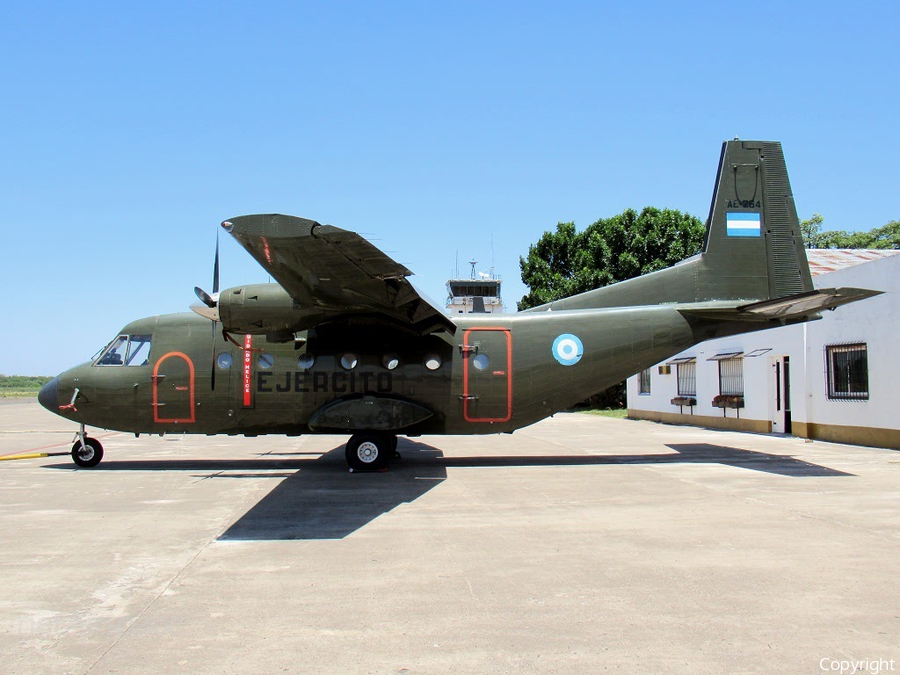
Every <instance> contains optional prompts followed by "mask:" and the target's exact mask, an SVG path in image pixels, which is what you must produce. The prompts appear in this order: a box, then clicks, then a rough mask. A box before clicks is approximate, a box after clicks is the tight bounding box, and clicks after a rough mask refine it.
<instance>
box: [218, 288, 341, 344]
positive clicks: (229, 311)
mask: <svg viewBox="0 0 900 675" xmlns="http://www.w3.org/2000/svg"><path fill="white" fill-rule="evenodd" d="M218 308H219V320H220V321H221V322H222V327H223V328H224V329H225V330H226V331H228V332H229V333H235V334H241V333H243V334H251V335H269V336H272V337H275V338H276V339H277V338H279V337H281V338H283V339H284V340H285V341H287V340H289V339H292V336H293V334H294V333H295V332H297V331H301V330H305V329H306V328H307V327H309V326H311V325H315V324H317V323H319V322H320V321H322V320H324V319H325V312H324V310H322V309H319V308H314V307H298V306H297V305H296V303H295V302H294V300H293V298H291V296H289V295H288V294H287V292H286V291H285V290H284V289H283V288H282V287H281V286H279V285H278V284H251V285H249V286H235V287H234V288H227V289H225V290H224V291H222V292H221V293H220V294H219V300H218Z"/></svg>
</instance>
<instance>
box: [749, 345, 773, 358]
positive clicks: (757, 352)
mask: <svg viewBox="0 0 900 675" xmlns="http://www.w3.org/2000/svg"><path fill="white" fill-rule="evenodd" d="M770 351H772V348H771V347H767V348H765V349H754V350H753V351H752V352H747V353H746V354H744V358H745V359H752V358H753V357H754V356H762V355H763V354H768V353H769V352H770Z"/></svg>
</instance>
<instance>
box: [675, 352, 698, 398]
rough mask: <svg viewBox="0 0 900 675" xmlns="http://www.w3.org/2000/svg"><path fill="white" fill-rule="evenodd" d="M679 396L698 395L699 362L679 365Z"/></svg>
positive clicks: (684, 362) (685, 362) (686, 362)
mask: <svg viewBox="0 0 900 675" xmlns="http://www.w3.org/2000/svg"><path fill="white" fill-rule="evenodd" d="M678 395H679V396H696V395H697V362H696V361H693V360H691V361H683V362H680V363H678Z"/></svg>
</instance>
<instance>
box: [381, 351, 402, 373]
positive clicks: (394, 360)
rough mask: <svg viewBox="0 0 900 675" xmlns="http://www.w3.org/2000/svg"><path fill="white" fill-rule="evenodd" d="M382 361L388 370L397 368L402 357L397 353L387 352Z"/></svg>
mask: <svg viewBox="0 0 900 675" xmlns="http://www.w3.org/2000/svg"><path fill="white" fill-rule="evenodd" d="M381 363H382V365H384V367H385V368H387V369H388V370H395V369H396V368H397V367H398V366H399V365H400V357H399V356H397V355H396V354H385V355H384V358H383V359H381Z"/></svg>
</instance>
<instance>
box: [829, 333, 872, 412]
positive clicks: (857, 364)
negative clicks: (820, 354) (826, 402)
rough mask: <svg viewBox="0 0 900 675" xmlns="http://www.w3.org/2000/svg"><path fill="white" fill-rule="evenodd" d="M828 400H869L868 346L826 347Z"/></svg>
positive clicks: (863, 344)
mask: <svg viewBox="0 0 900 675" xmlns="http://www.w3.org/2000/svg"><path fill="white" fill-rule="evenodd" d="M825 365H826V369H827V371H828V398H830V399H836V400H845V401H868V400H869V358H868V354H867V349H866V344H865V343H862V344H854V345H828V346H827V347H825Z"/></svg>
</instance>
